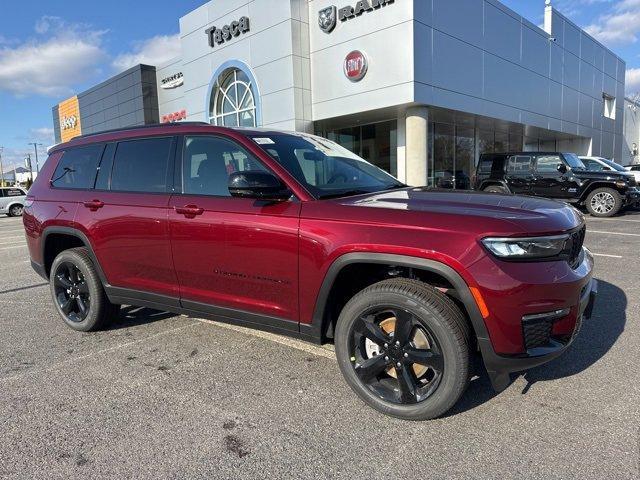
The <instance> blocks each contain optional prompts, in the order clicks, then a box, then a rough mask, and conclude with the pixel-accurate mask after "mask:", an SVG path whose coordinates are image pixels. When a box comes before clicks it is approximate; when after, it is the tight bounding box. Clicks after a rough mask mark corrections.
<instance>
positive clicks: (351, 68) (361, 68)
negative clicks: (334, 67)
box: [343, 50, 369, 82]
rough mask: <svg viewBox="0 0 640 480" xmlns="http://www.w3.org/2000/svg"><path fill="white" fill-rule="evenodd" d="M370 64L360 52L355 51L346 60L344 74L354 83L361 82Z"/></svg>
mask: <svg viewBox="0 0 640 480" xmlns="http://www.w3.org/2000/svg"><path fill="white" fill-rule="evenodd" d="M368 66H369V62H368V61H367V56H366V55H365V54H364V53H362V52H361V51H360V50H354V51H353V52H351V53H349V54H348V55H347V56H346V57H345V59H344V66H343V68H344V74H345V76H346V77H347V78H348V79H349V80H351V81H352V82H359V81H360V80H362V78H363V77H364V76H365V75H366V74H367V68H368Z"/></svg>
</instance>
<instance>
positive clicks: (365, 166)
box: [251, 133, 405, 198]
mask: <svg viewBox="0 0 640 480" xmlns="http://www.w3.org/2000/svg"><path fill="white" fill-rule="evenodd" d="M251 138H252V140H253V141H254V142H256V143H257V144H258V145H260V146H261V147H262V148H263V149H264V150H265V151H266V152H267V153H268V154H269V155H270V156H271V157H273V159H274V160H275V161H277V162H278V163H279V164H280V165H282V166H283V167H284V168H286V169H287V171H288V172H289V173H290V174H291V175H293V176H294V177H295V179H296V180H298V182H300V183H301V184H302V185H304V186H305V187H306V188H307V190H309V192H310V193H311V194H313V195H314V196H315V197H316V198H331V197H341V196H347V195H357V194H360V193H370V192H379V191H382V190H389V189H392V188H400V187H404V186H405V185H403V184H402V183H401V182H399V181H398V180H397V179H395V178H394V177H392V176H391V175H389V174H388V173H387V172H385V171H384V170H381V169H380V168H378V167H376V166H375V165H372V164H370V163H369V162H367V161H366V160H363V159H362V158H360V157H359V156H357V155H355V154H354V153H352V152H351V151H349V150H347V149H346V148H344V147H341V146H340V145H338V144H337V143H335V142H332V141H330V140H327V139H325V138H322V137H316V136H315V135H308V134H303V133H296V134H287V133H276V134H273V133H269V134H265V135H257V134H256V135H253V136H252V137H251Z"/></svg>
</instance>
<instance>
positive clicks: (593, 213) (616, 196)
mask: <svg viewBox="0 0 640 480" xmlns="http://www.w3.org/2000/svg"><path fill="white" fill-rule="evenodd" d="M602 192H607V193H610V194H611V195H612V196H613V199H614V202H615V206H614V207H613V210H611V211H610V212H607V213H598V212H596V211H594V210H593V209H592V208H591V200H592V199H593V197H594V196H596V195H597V194H598V193H602ZM585 203H586V207H587V211H588V212H589V215H591V216H592V217H600V218H606V217H613V216H614V215H616V214H617V213H618V212H620V210H622V196H621V195H620V194H619V193H618V192H617V191H616V190H614V189H612V188H606V187H602V188H596V189H595V190H593V191H592V192H591V193H590V194H589V195H588V196H587V201H586V202H585Z"/></svg>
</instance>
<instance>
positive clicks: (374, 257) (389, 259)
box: [312, 252, 489, 340]
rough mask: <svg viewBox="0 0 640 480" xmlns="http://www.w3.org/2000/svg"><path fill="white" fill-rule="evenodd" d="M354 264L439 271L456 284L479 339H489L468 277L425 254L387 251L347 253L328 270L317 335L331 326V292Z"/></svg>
mask: <svg viewBox="0 0 640 480" xmlns="http://www.w3.org/2000/svg"><path fill="white" fill-rule="evenodd" d="M354 263H377V264H381V265H393V266H398V267H409V268H417V269H420V270H427V271H430V272H433V273H437V274H438V275H441V276H442V277H444V278H445V279H446V280H447V281H448V282H449V283H451V285H453V287H454V288H455V290H456V292H457V293H458V295H459V297H460V301H461V302H462V303H463V305H464V306H465V309H466V311H467V314H468V315H469V319H470V320H471V324H472V327H473V329H474V331H475V334H476V337H477V338H478V339H481V338H483V339H487V340H488V339H489V334H488V332H487V327H486V325H485V323H484V319H483V318H482V315H481V313H480V309H479V308H478V305H477V304H476V301H475V299H474V298H473V295H472V294H471V290H470V289H469V286H468V285H467V283H466V282H465V281H464V279H463V278H462V277H461V276H460V274H458V272H456V271H455V270H454V269H453V268H451V267H449V266H448V265H445V264H444V263H442V262H439V261H436V260H429V259H426V258H421V257H412V256H407V255H395V254H386V253H365V252H363V253H358V252H354V253H347V254H344V255H342V256H340V257H338V258H337V259H336V260H335V261H334V262H333V263H332V264H331V266H330V267H329V269H328V270H327V274H326V275H325V277H324V280H323V282H322V286H321V287H320V291H319V292H318V296H317V297H316V304H315V308H314V312H313V319H312V326H313V333H314V336H317V337H318V338H320V339H322V335H323V334H324V331H325V327H326V326H327V323H326V322H327V320H328V319H327V318H325V317H326V315H325V313H326V305H327V300H328V298H329V292H330V291H331V288H332V287H333V284H334V282H335V279H336V278H337V277H338V274H339V273H340V272H341V271H342V269H343V268H345V267H346V266H347V265H351V264H354Z"/></svg>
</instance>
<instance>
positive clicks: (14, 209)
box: [7, 204, 23, 217]
mask: <svg viewBox="0 0 640 480" xmlns="http://www.w3.org/2000/svg"><path fill="white" fill-rule="evenodd" d="M22 210H23V206H22V205H19V204H17V205H12V206H11V208H10V209H9V213H8V214H7V215H8V216H9V217H21V216H22Z"/></svg>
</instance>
